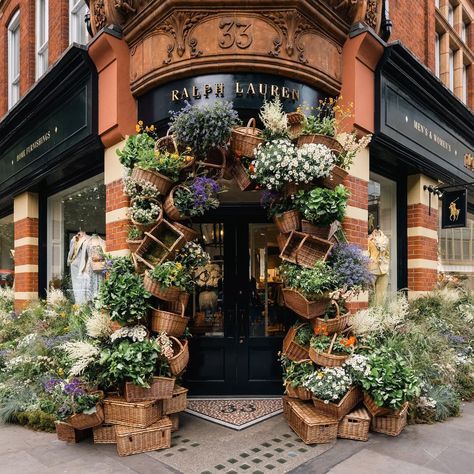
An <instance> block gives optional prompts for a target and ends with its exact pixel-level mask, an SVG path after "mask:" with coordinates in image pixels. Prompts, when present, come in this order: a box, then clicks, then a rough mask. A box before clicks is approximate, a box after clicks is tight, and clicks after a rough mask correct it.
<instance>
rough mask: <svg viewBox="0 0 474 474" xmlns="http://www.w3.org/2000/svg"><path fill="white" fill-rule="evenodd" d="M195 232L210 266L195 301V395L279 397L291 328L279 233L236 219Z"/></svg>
mask: <svg viewBox="0 0 474 474" xmlns="http://www.w3.org/2000/svg"><path fill="white" fill-rule="evenodd" d="M240 214H242V213H240ZM194 227H195V229H196V230H198V231H199V232H200V235H201V244H202V245H203V246H204V248H205V249H206V251H208V252H209V253H210V254H211V257H212V261H211V264H210V265H209V266H207V267H206V268H205V269H204V270H203V271H202V274H201V277H200V278H199V279H198V281H199V282H200V286H199V287H198V290H197V292H196V294H195V295H194V298H193V301H192V309H191V312H192V321H191V332H192V334H193V337H192V338H191V340H190V353H191V357H190V363H189V366H188V370H187V373H186V384H187V386H188V387H189V388H190V393H191V394H192V395H230V394H235V395H243V394H245V395H259V394H260V395H264V394H265V395H269V394H280V393H282V381H281V368H280V364H279V361H278V352H279V351H280V350H281V345H282V340H283V335H284V334H285V330H286V327H287V326H288V324H289V322H288V315H287V311H286V310H285V308H284V307H283V305H282V300H281V282H280V281H279V278H278V265H279V263H280V261H279V257H278V253H279V252H278V247H277V243H276V235H277V232H276V229H275V227H274V226H273V224H270V223H268V222H265V220H264V219H262V218H260V219H259V218H256V217H253V218H252V217H251V216H249V215H236V214H235V213H232V212H229V213H228V214H226V216H224V217H220V218H219V219H216V220H214V221H212V222H209V221H207V222H203V223H200V224H195V225H194Z"/></svg>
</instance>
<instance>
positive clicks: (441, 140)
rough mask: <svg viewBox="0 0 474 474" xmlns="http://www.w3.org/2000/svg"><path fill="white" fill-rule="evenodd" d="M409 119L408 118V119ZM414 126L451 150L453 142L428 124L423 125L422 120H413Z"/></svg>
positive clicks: (441, 145)
mask: <svg viewBox="0 0 474 474" xmlns="http://www.w3.org/2000/svg"><path fill="white" fill-rule="evenodd" d="M407 121H408V119H407ZM413 128H414V129H415V130H416V131H417V132H420V133H422V134H423V135H425V137H427V138H429V139H430V140H433V141H434V142H435V143H436V144H437V145H439V146H440V147H443V148H444V149H445V150H448V151H449V152H451V149H452V148H451V143H449V142H448V141H446V140H445V139H444V138H442V137H440V136H439V135H438V134H436V133H435V132H433V131H432V130H430V129H429V128H428V127H427V126H425V125H423V124H422V123H421V122H418V121H417V120H413Z"/></svg>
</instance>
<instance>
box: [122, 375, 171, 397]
mask: <svg viewBox="0 0 474 474" xmlns="http://www.w3.org/2000/svg"><path fill="white" fill-rule="evenodd" d="M174 383H175V379H174V378H169V377H153V380H152V382H151V383H150V388H146V387H140V386H138V385H134V384H133V383H131V382H125V387H124V396H125V401H127V402H142V401H145V400H166V399H167V398H171V397H172V396H173V389H174Z"/></svg>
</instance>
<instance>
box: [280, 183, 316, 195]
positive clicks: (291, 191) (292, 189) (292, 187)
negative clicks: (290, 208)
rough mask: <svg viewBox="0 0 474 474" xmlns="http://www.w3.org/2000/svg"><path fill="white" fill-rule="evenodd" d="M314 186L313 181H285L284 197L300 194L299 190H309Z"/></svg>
mask: <svg viewBox="0 0 474 474" xmlns="http://www.w3.org/2000/svg"><path fill="white" fill-rule="evenodd" d="M313 188H314V184H313V183H301V184H296V183H285V184H284V186H283V190H282V193H283V196H284V197H286V198H288V197H290V196H295V195H296V194H298V192H299V191H309V190H310V189H313Z"/></svg>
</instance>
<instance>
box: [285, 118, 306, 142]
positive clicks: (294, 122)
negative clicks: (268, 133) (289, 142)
mask: <svg viewBox="0 0 474 474" xmlns="http://www.w3.org/2000/svg"><path fill="white" fill-rule="evenodd" d="M286 117H287V119H288V125H289V129H290V136H291V137H292V138H297V137H299V136H300V134H301V131H302V130H303V122H304V114H302V113H301V112H290V113H289V114H286Z"/></svg>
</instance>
